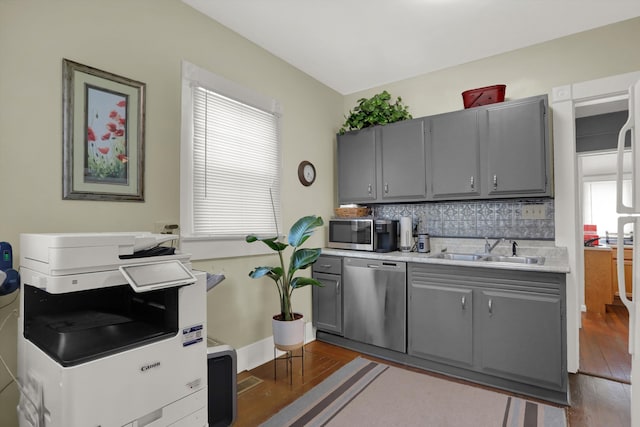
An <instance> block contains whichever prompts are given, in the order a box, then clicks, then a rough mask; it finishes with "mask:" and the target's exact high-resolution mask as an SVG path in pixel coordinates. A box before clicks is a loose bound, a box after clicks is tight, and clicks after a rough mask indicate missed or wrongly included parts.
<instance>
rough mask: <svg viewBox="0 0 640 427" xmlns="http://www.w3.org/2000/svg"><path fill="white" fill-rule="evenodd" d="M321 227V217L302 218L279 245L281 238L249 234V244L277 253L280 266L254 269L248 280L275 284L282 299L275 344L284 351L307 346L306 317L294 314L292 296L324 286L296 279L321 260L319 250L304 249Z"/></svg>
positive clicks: (309, 278) (274, 333) (274, 331)
mask: <svg viewBox="0 0 640 427" xmlns="http://www.w3.org/2000/svg"><path fill="white" fill-rule="evenodd" d="M322 225H324V222H323V221H322V217H319V216H316V215H310V216H304V217H302V218H300V219H299V220H297V221H296V222H295V224H293V226H291V229H290V230H289V234H288V236H287V242H288V243H285V242H282V241H280V236H276V237H269V238H261V237H258V236H255V235H253V234H250V235H248V236H246V238H245V240H246V242H247V243H253V242H258V241H260V242H262V243H264V244H265V245H267V246H268V247H269V248H271V249H272V250H273V251H275V252H277V253H278V259H279V264H278V265H276V266H260V267H255V268H254V269H253V270H252V271H251V272H250V273H249V277H251V278H252V279H258V278H261V277H265V276H266V277H268V278H270V279H271V280H273V281H274V282H275V284H276V288H277V290H278V296H279V299H280V313H279V314H276V315H274V316H273V320H272V327H273V340H274V344H275V346H276V348H278V349H279V350H282V351H291V350H295V349H297V348H300V347H302V345H303V344H304V320H303V316H302V314H300V313H295V312H294V311H293V308H292V306H291V296H292V294H293V291H295V290H296V289H298V288H302V287H305V286H322V285H321V284H320V282H318V281H317V280H315V279H313V278H311V277H305V276H296V273H298V272H299V271H300V270H304V269H307V268H308V267H309V266H311V265H312V264H313V263H314V262H315V261H316V260H317V259H318V257H319V256H320V248H302V247H301V246H302V245H303V244H304V243H305V242H306V241H307V239H308V238H309V237H311V235H312V234H313V232H314V231H315V229H316V228H318V227H321V226H322ZM276 233H277V231H276ZM277 234H279V233H277ZM289 246H291V248H292V250H293V252H292V253H291V256H290V258H289V266H288V267H287V266H286V264H285V259H284V251H285V249H286V248H287V247H289Z"/></svg>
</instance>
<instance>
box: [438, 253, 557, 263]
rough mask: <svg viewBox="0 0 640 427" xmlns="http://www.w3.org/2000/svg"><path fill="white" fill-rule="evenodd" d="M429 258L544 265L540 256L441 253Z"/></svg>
mask: <svg viewBox="0 0 640 427" xmlns="http://www.w3.org/2000/svg"><path fill="white" fill-rule="evenodd" d="M431 258H438V259H450V260H453V261H484V262H510V263H514V264H537V265H542V264H544V257H542V256H505V255H491V254H463V253H448V252H443V253H439V254H435V255H432V256H431Z"/></svg>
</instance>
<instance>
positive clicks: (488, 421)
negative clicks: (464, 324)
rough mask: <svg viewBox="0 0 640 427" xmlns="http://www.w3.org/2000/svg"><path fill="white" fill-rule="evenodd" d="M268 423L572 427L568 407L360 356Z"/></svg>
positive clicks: (266, 426) (271, 426)
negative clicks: (498, 391)
mask: <svg viewBox="0 0 640 427" xmlns="http://www.w3.org/2000/svg"><path fill="white" fill-rule="evenodd" d="M262 426H264V427H276V426H277V427H282V426H385V427H386V426H434V427H437V426H443V427H445V426H446V427H449V426H460V427H464V426H474V427H476V426H498V427H499V426H502V427H566V426H567V421H566V412H565V409H564V408H559V407H555V406H551V405H546V404H541V403H536V402H532V401H528V400H524V399H520V398H517V397H514V396H509V395H506V394H502V393H497V392H493V391H490V390H485V389H482V388H479V387H473V386H468V385H464V384H460V383H456V382H453V381H447V380H444V379H440V378H436V377H433V376H430V375H426V374H421V373H417V372H413V371H408V370H405V369H401V368H396V367H393V366H389V365H385V364H382V363H377V362H372V361H370V360H367V359H364V358H360V357H359V358H357V359H354V360H353V361H351V362H349V363H348V364H347V365H345V366H343V367H342V368H340V369H339V370H338V371H336V372H335V373H333V374H332V375H331V376H329V377H328V378H327V379H325V380H324V381H323V382H322V383H320V384H318V385H317V386H316V387H314V388H313V389H311V390H310V391H308V392H307V393H305V394H304V395H303V396H302V397H300V398H299V399H298V400H296V401H295V402H293V403H292V404H291V405H289V406H287V407H286V408H284V409H283V410H282V411H280V412H278V413H277V414H276V415H274V416H273V417H272V418H271V419H269V420H268V421H267V422H265V423H264V424H262Z"/></svg>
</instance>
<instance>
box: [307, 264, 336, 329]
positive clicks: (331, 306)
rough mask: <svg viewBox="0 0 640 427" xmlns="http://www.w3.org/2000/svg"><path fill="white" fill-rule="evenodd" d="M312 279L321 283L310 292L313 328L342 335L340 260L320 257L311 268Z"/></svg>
mask: <svg viewBox="0 0 640 427" xmlns="http://www.w3.org/2000/svg"><path fill="white" fill-rule="evenodd" d="M312 269H313V272H312V277H313V278H314V279H316V280H318V281H319V282H320V283H322V285H323V286H322V287H318V286H314V287H313V288H312V290H311V298H312V306H313V322H312V324H313V326H315V327H316V328H317V329H318V330H321V331H325V332H331V333H335V334H337V335H342V332H343V328H342V258H341V257H330V256H320V257H319V258H318V260H317V261H316V262H315V264H314V265H313V266H312Z"/></svg>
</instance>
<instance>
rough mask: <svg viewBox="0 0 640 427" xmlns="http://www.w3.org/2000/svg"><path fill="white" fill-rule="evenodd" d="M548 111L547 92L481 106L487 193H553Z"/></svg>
mask: <svg viewBox="0 0 640 427" xmlns="http://www.w3.org/2000/svg"><path fill="white" fill-rule="evenodd" d="M547 111H548V100H547V95H542V96H534V97H529V98H524V99H520V100H515V101H509V102H507V103H498V104H491V105H489V106H485V107H484V108H482V109H481V110H478V123H479V128H480V141H481V144H482V146H483V149H484V150H485V159H484V160H485V161H486V168H485V173H486V175H485V176H486V182H487V183H488V186H487V189H486V195H487V196H490V197H513V196H531V195H535V196H550V195H551V180H550V179H549V176H550V173H551V152H550V144H549V126H548V117H547Z"/></svg>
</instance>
